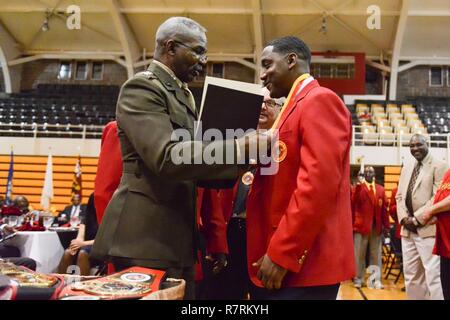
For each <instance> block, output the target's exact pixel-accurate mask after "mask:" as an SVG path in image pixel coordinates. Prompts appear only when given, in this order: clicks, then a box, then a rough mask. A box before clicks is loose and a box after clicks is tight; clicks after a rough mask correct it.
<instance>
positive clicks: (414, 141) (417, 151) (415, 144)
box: [409, 134, 428, 161]
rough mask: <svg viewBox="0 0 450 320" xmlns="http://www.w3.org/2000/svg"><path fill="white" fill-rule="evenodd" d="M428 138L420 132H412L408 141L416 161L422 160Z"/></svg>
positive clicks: (426, 151)
mask: <svg viewBox="0 0 450 320" xmlns="http://www.w3.org/2000/svg"><path fill="white" fill-rule="evenodd" d="M427 142H428V140H427V138H426V137H425V136H423V135H421V134H414V135H413V136H412V137H411V140H410V141H409V150H410V151H411V154H412V156H413V157H414V158H416V160H417V161H422V160H423V159H425V157H426V156H427V154H428V143H427Z"/></svg>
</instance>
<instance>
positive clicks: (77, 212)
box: [58, 194, 86, 225]
mask: <svg viewBox="0 0 450 320" xmlns="http://www.w3.org/2000/svg"><path fill="white" fill-rule="evenodd" d="M71 202H72V204H71V205H70V206H67V207H65V208H64V210H63V211H61V212H60V213H59V215H58V224H59V225H63V224H66V223H68V222H70V219H72V218H74V217H79V218H80V219H81V216H83V215H84V212H85V211H86V205H85V204H81V196H80V195H79V194H74V195H73V196H72V200H71Z"/></svg>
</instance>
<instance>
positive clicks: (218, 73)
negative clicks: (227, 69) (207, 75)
mask: <svg viewBox="0 0 450 320" xmlns="http://www.w3.org/2000/svg"><path fill="white" fill-rule="evenodd" d="M223 70H224V67H223V63H213V65H212V76H213V77H217V78H223V77H224V72H223Z"/></svg>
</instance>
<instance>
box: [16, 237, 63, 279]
mask: <svg viewBox="0 0 450 320" xmlns="http://www.w3.org/2000/svg"><path fill="white" fill-rule="evenodd" d="M8 245H11V246H14V247H17V248H18V249H19V250H20V253H21V256H22V257H27V258H31V259H33V260H35V261H36V265H37V267H36V271H37V272H42V273H52V272H57V269H58V265H59V262H60V261H61V257H62V256H63V254H64V248H63V246H62V244H61V241H60V239H59V237H58V234H57V232H55V231H19V232H18V233H17V236H15V237H14V238H12V239H10V240H9V241H8Z"/></svg>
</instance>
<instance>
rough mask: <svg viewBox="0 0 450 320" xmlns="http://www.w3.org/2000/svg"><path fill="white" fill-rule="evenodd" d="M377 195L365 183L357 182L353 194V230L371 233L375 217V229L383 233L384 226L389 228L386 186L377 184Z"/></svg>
mask: <svg viewBox="0 0 450 320" xmlns="http://www.w3.org/2000/svg"><path fill="white" fill-rule="evenodd" d="M375 190H376V196H375V198H374V196H373V194H371V192H370V191H369V189H368V188H367V186H366V185H365V184H364V183H361V184H357V185H356V187H355V192H354V194H353V205H352V207H353V210H354V211H353V216H354V218H353V231H354V232H357V233H361V234H365V235H367V234H369V233H370V232H371V231H372V226H373V219H374V218H375V230H376V232H377V234H381V231H382V227H384V228H385V229H389V227H390V223H389V214H388V209H387V208H388V202H387V199H386V195H385V192H384V188H383V187H382V186H380V185H379V184H375Z"/></svg>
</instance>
